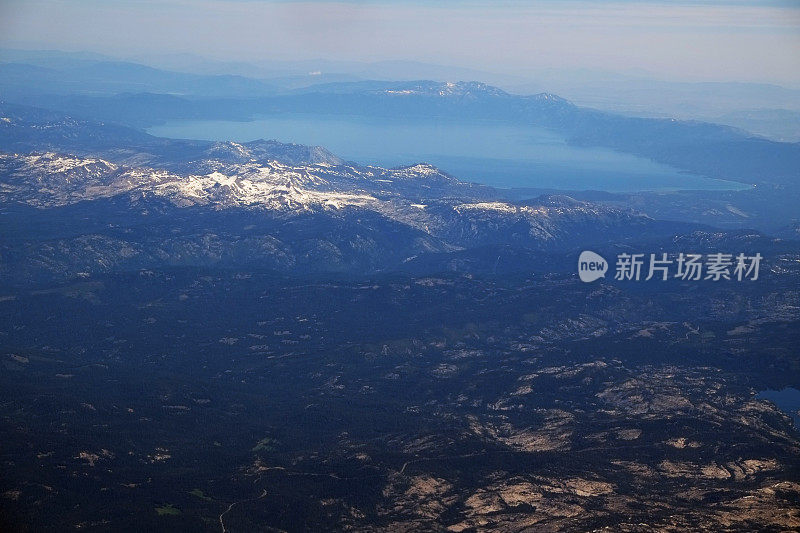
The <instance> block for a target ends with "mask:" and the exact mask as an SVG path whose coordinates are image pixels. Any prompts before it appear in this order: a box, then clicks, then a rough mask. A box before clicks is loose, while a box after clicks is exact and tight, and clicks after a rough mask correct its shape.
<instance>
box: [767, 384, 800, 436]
mask: <svg viewBox="0 0 800 533" xmlns="http://www.w3.org/2000/svg"><path fill="white" fill-rule="evenodd" d="M756 398H758V399H760V400H769V401H771V402H772V403H774V404H775V405H776V406H778V409H780V410H781V411H783V412H784V413H786V414H787V415H789V416H791V417H792V420H794V426H795V427H796V428H798V429H800V390H797V389H795V388H792V387H786V388H785V389H781V390H765V391H761V392H759V393H758V394H757V395H756Z"/></svg>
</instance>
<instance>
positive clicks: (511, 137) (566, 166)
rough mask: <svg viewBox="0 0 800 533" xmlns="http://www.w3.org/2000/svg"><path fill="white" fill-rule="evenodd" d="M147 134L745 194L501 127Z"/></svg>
mask: <svg viewBox="0 0 800 533" xmlns="http://www.w3.org/2000/svg"><path fill="white" fill-rule="evenodd" d="M148 133H150V134H152V135H157V136H160V137H171V138H183V139H207V140H232V141H237V142H246V141H252V140H255V139H275V140H278V141H282V142H293V143H299V144H308V145H319V146H323V147H325V148H327V149H328V150H330V151H331V152H333V153H335V154H336V155H338V156H339V157H341V158H343V159H346V160H348V161H354V162H358V163H362V164H372V165H380V166H384V167H395V166H401V165H410V164H413V163H419V162H427V163H431V164H434V165H436V166H438V167H439V168H441V169H443V170H445V171H446V172H449V173H450V174H452V175H454V176H456V177H458V178H461V179H463V180H466V181H473V182H477V183H484V184H486V185H492V186H494V187H503V188H512V187H524V188H542V189H561V190H587V189H593V190H605V191H611V192H626V191H642V190H680V189H696V190H736V189H744V188H747V186H746V185H744V184H740V183H735V182H730V181H724V180H716V179H709V178H704V177H701V176H697V175H693V174H689V173H685V172H681V171H679V170H676V169H674V168H671V167H669V166H666V165H661V164H658V163H655V162H653V161H651V160H649V159H645V158H641V157H636V156H633V155H629V154H623V153H619V152H615V151H613V150H608V149H604V148H583V147H576V146H571V145H569V144H567V142H566V140H565V139H564V138H563V137H561V136H560V135H558V134H556V133H553V132H551V131H548V130H544V129H541V128H534V127H530V126H520V125H513V124H507V123H503V122H497V121H469V122H454V121H445V120H434V119H431V120H424V121H420V120H409V121H402V120H401V121H398V120H392V121H391V122H387V121H386V120H378V119H370V118H365V117H353V116H344V115H331V116H324V115H323V116H320V115H310V114H297V113H292V114H281V115H275V116H269V117H262V118H259V119H257V120H252V121H249V122H241V121H238V122H237V121H226V120H175V121H169V122H167V123H166V124H163V125H159V126H154V127H151V128H149V129H148Z"/></svg>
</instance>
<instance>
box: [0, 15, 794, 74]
mask: <svg viewBox="0 0 800 533" xmlns="http://www.w3.org/2000/svg"><path fill="white" fill-rule="evenodd" d="M0 46H5V47H24V48H52V49H61V50H70V51H76V50H88V51H94V52H100V53H105V54H109V55H125V56H132V55H141V54H160V53H165V54H166V53H176V52H181V53H182V52H189V53H194V54H198V55H202V56H206V57H210V58H215V59H228V60H242V61H257V60H297V59H318V58H323V59H335V60H356V61H378V60H384V59H406V60H416V61H425V62H435V63H439V64H448V65H457V66H467V67H473V68H479V69H484V70H494V71H503V72H515V71H524V70H527V69H537V68H549V67H556V68H570V69H571V68H593V69H607V70H613V71H627V70H631V69H644V70H647V71H648V72H650V73H652V74H653V75H655V76H657V77H660V78H665V79H713V80H741V81H772V82H780V83H786V84H791V85H795V86H797V85H800V0H789V1H761V2H755V1H736V0H727V1H705V2H666V1H661V2H658V1H648V2H642V1H639V2H633V1H628V2H611V1H594V2H587V1H575V0H560V1H547V2H523V1H505V2H503V1H499V2H498V1H494V2H487V1H485V0H484V1H467V2H456V1H439V2H422V1H417V2H398V1H390V0H384V1H380V2H364V1H351V2H328V1H313V2H288V1H268V0H199V1H189V0H158V1H149V0H136V1H134V0H123V1H112V0H102V1H101V0H72V1H69V0H0Z"/></svg>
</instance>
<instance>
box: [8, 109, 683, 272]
mask: <svg viewBox="0 0 800 533" xmlns="http://www.w3.org/2000/svg"><path fill="white" fill-rule="evenodd" d="M7 115H10V116H6V118H8V119H9V121H10V123H9V122H5V121H4V123H5V124H7V127H5V129H4V130H2V131H0V148H2V149H4V150H6V151H5V152H0V210H1V211H2V213H3V217H2V219H0V221H2V223H3V225H4V228H5V231H4V235H3V238H2V239H0V279H4V280H6V281H7V282H23V281H26V280H30V279H47V278H49V277H52V276H67V277H70V276H77V275H81V273H92V272H96V271H108V270H117V269H123V270H124V269H142V268H162V267H165V266H214V265H216V266H226V267H233V268H238V267H247V268H264V269H271V270H278V271H283V272H303V271H317V272H328V271H339V272H350V273H365V272H374V271H381V270H383V271H385V270H393V269H401V268H404V266H405V265H408V264H410V263H414V262H420V261H422V262H423V263H424V262H425V261H426V260H422V258H425V257H428V256H430V255H431V254H434V255H436V256H437V257H439V256H442V254H444V255H443V256H442V257H446V256H447V254H452V253H458V254H461V255H462V256H463V254H465V253H466V254H468V255H472V256H475V255H476V254H477V255H478V256H481V255H482V254H483V255H486V254H490V255H491V254H494V252H493V251H488V252H485V251H482V250H484V249H487V250H491V249H493V247H498V246H505V247H513V248H515V249H518V250H522V251H523V255H524V254H526V253H532V252H546V253H563V252H566V251H572V250H574V249H577V248H578V247H581V246H587V245H595V244H597V243H599V242H615V243H622V242H625V241H628V240H631V239H642V238H645V239H646V238H664V237H669V236H671V235H672V234H673V232H674V231H675V230H676V228H679V227H681V226H680V225H676V224H666V225H665V224H664V223H660V222H657V221H654V220H652V219H650V218H649V217H647V216H644V215H641V214H637V213H635V212H633V211H630V210H626V209H620V208H615V207H608V206H601V205H598V204H593V203H589V202H581V201H576V200H573V199H571V198H567V197H561V196H545V197H541V198H538V199H535V200H529V201H526V202H511V201H508V200H503V195H502V194H501V193H500V192H499V191H497V190H494V189H492V188H490V187H486V186H482V185H476V184H472V183H465V182H462V181H460V180H458V179H457V178H455V177H453V176H450V175H448V174H447V173H445V172H442V171H441V170H439V169H438V168H436V167H434V166H432V165H429V164H425V163H420V164H415V165H411V166H407V167H401V168H393V169H387V168H381V167H376V166H362V165H356V164H352V163H348V162H345V161H342V160H341V159H340V158H338V157H336V156H335V155H334V154H331V153H330V152H328V151H327V150H325V149H324V148H320V147H307V146H300V145H294V144H283V143H279V142H277V141H263V140H262V141H254V142H250V143H234V142H224V143H219V142H217V143H215V142H209V141H185V140H170V139H161V138H156V137H151V136H149V135H146V134H141V133H136V132H131V131H130V130H128V129H126V128H122V129H118V128H120V127H118V126H111V125H106V124H97V123H91V122H87V121H75V120H71V119H64V118H62V117H53V116H50V115H48V114H46V113H45V114H42V115H41V116H36V117H35V118H34V119H33V120H32V119H31V118H30V114H29V115H28V116H26V115H25V113H24V112H21V113H17V114H10V113H9V114H7ZM3 134H5V137H3ZM9 139H14V140H13V142H11V141H10V140H9ZM76 139H77V140H78V141H76ZM76 145H77V146H79V148H77V149H76ZM19 148H23V149H19ZM31 148H33V150H31ZM10 149H13V151H12V150H10ZM437 254H438V255H437ZM436 265H437V266H436V267H435V268H441V261H438V262H436Z"/></svg>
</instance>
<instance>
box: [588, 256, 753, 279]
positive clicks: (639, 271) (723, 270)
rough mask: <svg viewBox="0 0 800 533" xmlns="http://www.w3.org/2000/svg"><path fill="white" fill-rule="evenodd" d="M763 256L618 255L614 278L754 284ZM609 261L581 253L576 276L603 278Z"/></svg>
mask: <svg viewBox="0 0 800 533" xmlns="http://www.w3.org/2000/svg"><path fill="white" fill-rule="evenodd" d="M761 259H762V256H761V254H760V253H757V254H755V255H745V254H743V253H740V254H736V255H734V254H725V253H714V254H707V255H705V256H704V255H701V254H685V253H680V254H677V255H672V256H670V255H669V254H666V253H661V254H627V253H622V254H619V255H617V262H616V265H615V266H616V269H615V273H614V279H615V280H617V281H640V280H644V281H650V280H651V279H656V280H659V281H667V280H668V279H680V280H683V281H700V280H703V281H722V280H725V281H731V280H735V281H743V280H750V281H756V280H757V279H758V275H759V270H760V268H761ZM607 270H608V262H607V261H606V260H605V259H604V258H603V257H602V256H600V255H598V254H596V253H594V252H590V251H588V250H587V251H584V252H581V255H580V257H579V258H578V276H580V278H581V281H583V282H586V283H590V282H592V281H595V280H597V279H599V278H604V277H605V273H606V271H607Z"/></svg>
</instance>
